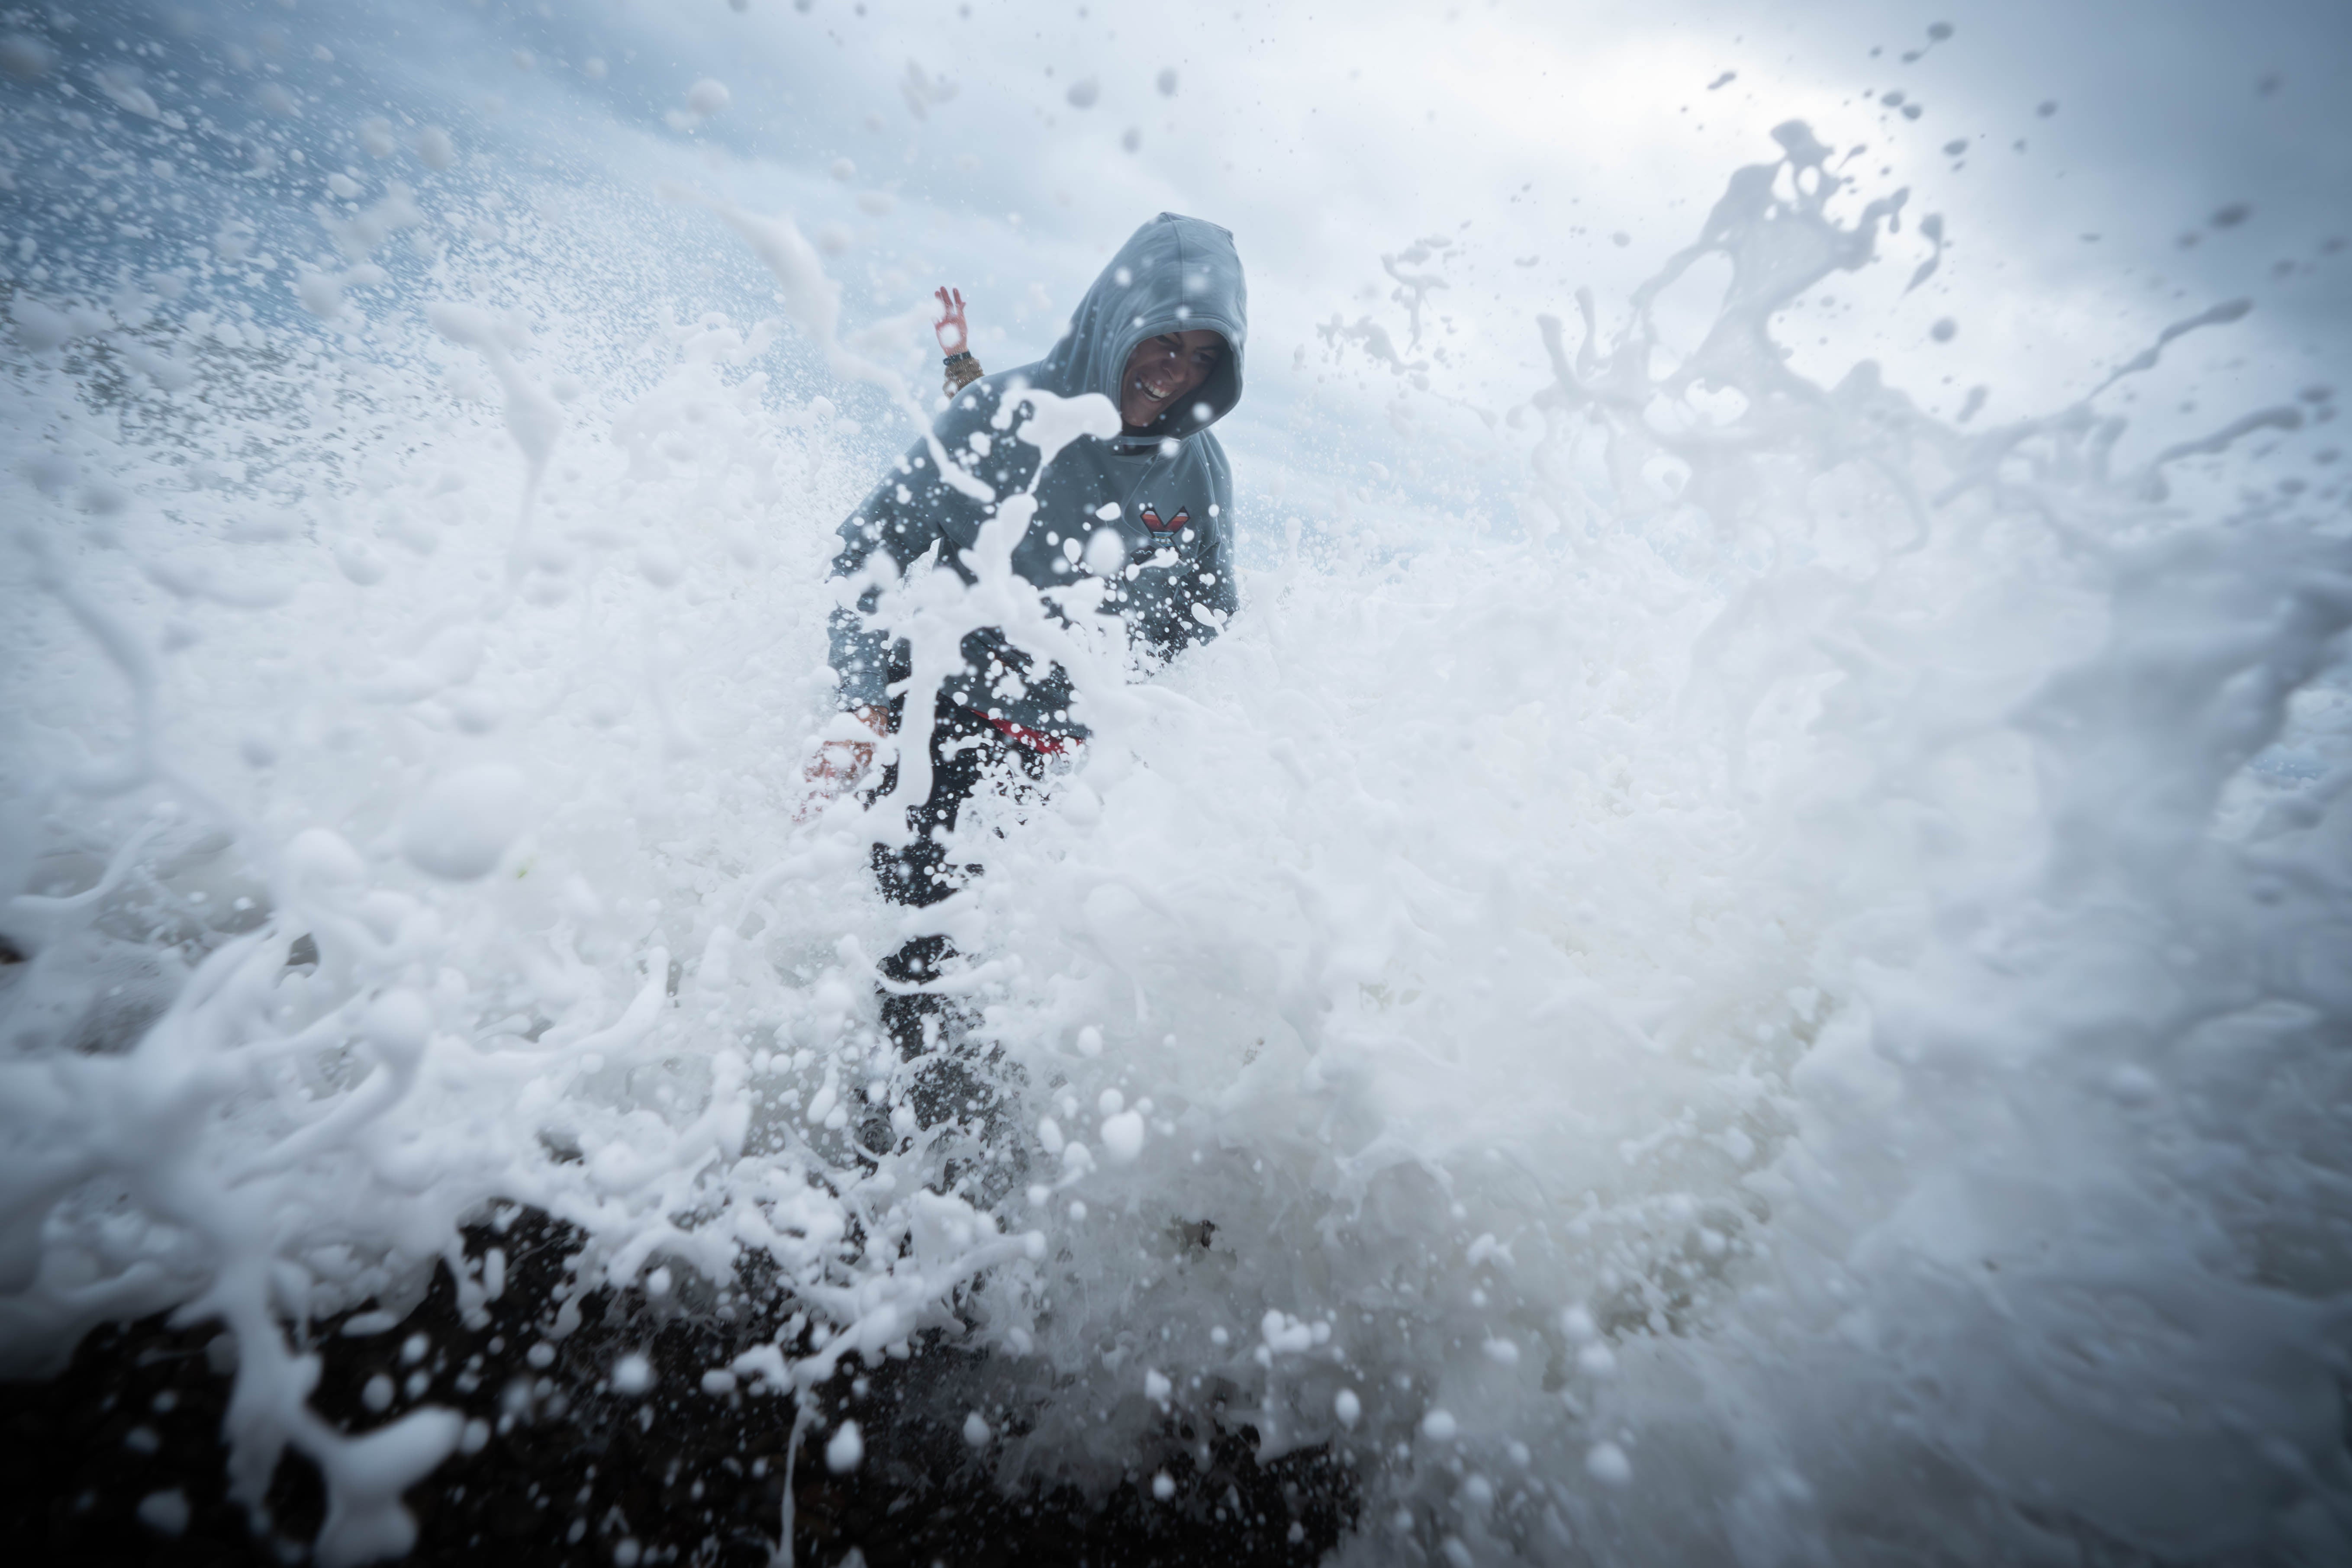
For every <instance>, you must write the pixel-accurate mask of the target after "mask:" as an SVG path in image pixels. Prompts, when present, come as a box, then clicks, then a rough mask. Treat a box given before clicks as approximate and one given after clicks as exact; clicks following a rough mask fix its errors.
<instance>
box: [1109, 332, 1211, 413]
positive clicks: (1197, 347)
mask: <svg viewBox="0 0 2352 1568" xmlns="http://www.w3.org/2000/svg"><path fill="white" fill-rule="evenodd" d="M1224 353H1225V340H1224V339H1223V337H1222V336H1220V335H1219V334H1217V333H1215V332H1213V331H1208V330H1207V329H1205V328H1196V329H1194V330H1193V331H1186V332H1162V333H1160V335H1159V336H1158V337H1156V338H1146V339H1144V340H1143V341H1142V342H1139V343H1138V344H1136V345H1135V352H1134V353H1131V354H1129V355H1128V356H1127V372H1126V374H1123V375H1121V376H1120V377H1119V378H1118V416H1119V419H1120V420H1121V422H1122V423H1124V424H1125V425H1126V426H1127V433H1128V434H1129V435H1130V436H1133V435H1138V434H1139V433H1141V432H1142V431H1143V430H1145V429H1147V428H1148V427H1150V425H1151V424H1152V423H1153V422H1154V421H1156V420H1157V419H1159V417H1160V416H1161V415H1162V414H1165V413H1166V412H1167V411H1168V409H1169V407H1170V405H1172V404H1174V403H1175V402H1176V400H1177V399H1178V398H1180V397H1188V396H1190V395H1192V393H1194V392H1196V391H1198V390H1199V389H1200V385H1201V384H1202V382H1204V381H1206V380H1208V379H1209V373H1210V372H1212V371H1213V370H1215V369H1216V368H1217V362H1218V361H1219V360H1221V359H1223V357H1224Z"/></svg>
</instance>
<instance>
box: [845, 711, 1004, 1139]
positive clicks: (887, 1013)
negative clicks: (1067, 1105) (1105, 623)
mask: <svg viewBox="0 0 2352 1568" xmlns="http://www.w3.org/2000/svg"><path fill="white" fill-rule="evenodd" d="M893 707H894V711H895V710H896V705H895V704H894V705H893ZM1044 777H1045V760H1044V759H1043V758H1042V757H1040V756H1038V755H1037V754H1036V753H1035V752H1031V751H1029V750H1028V749H1026V748H1025V747H1024V746H1021V745H1019V744H1018V743H1016V742H1013V741H1012V740H1010V739H1008V738H1007V737H1006V736H1004V735H1003V734H1001V733H999V732H998V731H997V730H996V728H995V726H993V725H992V724H991V723H989V722H988V721H987V720H985V719H983V718H982V717H981V716H980V715H979V714H977V713H975V712H973V711H972V710H970V709H969V708H965V707H963V706H961V704H958V703H954V702H950V701H949V700H946V699H945V698H941V699H940V702H939V706H938V708H937V709H936V710H934V717H933V728H932V731H931V792H930V794H929V795H928V796H926V797H925V798H924V799H923V800H922V801H920V802H919V803H918V804H916V805H909V806H908V807H907V825H908V827H910V828H912V829H913V831H914V837H913V838H912V840H911V841H910V842H909V843H908V845H907V846H906V847H904V848H894V847H891V846H889V845H887V844H877V845H875V846H874V878H875V880H876V881H877V882H878V883H879V884H880V885H881V889H882V896H883V897H884V898H887V899H888V900H891V901H892V902H894V903H900V904H907V905H909V906H912V907H914V908H917V909H921V908H925V907H927V906H929V905H931V904H936V903H938V902H940V900H942V899H945V898H947V897H948V896H949V895H950V894H951V893H953V892H954V891H955V890H956V889H958V888H961V887H962V886H963V885H964V884H965V883H966V882H969V881H970V880H971V879H972V878H974V877H976V876H978V875H980V871H981V868H980V867H978V866H976V865H969V864H966V865H950V863H949V861H948V851H947V847H946V846H945V845H944V844H942V843H941V842H940V836H943V835H945V834H947V833H950V832H952V831H953V830H954V828H955V825H956V816H957V814H958V813H959V812H960V811H961V809H962V807H963V804H964V802H966V801H968V800H970V799H971V797H972V796H973V795H977V794H979V793H980V792H982V790H993V791H998V792H1005V791H1011V792H1014V793H1016V794H1017V795H1027V794H1030V793H1031V792H1033V791H1034V786H1035V784H1037V782H1038V781H1040V780H1042V779H1043V778H1044ZM897 784H898V764H897V763H891V764H890V766H888V767H887V768H886V769H884V770H883V773H882V782H881V784H880V785H879V786H878V788H877V792H876V793H877V795H878V794H880V793H881V792H882V791H887V790H889V789H893V788H895V787H896V786H897ZM954 955H955V949H954V948H953V947H951V946H950V944H949V942H948V939H947V938H946V937H944V936H919V937H915V938H913V939H912V940H910V941H908V942H906V943H905V944H904V945H903V946H901V947H900V948H899V949H898V952H894V953H892V954H891V955H890V956H889V957H887V958H886V959H884V960H883V961H882V963H881V970H882V973H883V975H884V977H885V978H886V979H887V980H889V981H891V982H893V983H895V984H898V985H923V984H929V983H930V982H932V981H934V980H937V979H938V978H939V977H940V973H941V971H942V970H943V969H944V968H945V966H946V964H947V962H948V960H949V959H950V958H952V957H953V956H954ZM970 1021H971V1017H970V1015H969V1014H968V1013H966V1012H965V1011H964V1010H963V1009H961V1008H960V1007H958V1006H956V1005H954V1003H953V1001H952V1000H951V999H950V998H949V997H945V996H940V995H937V994H931V993H928V992H913V993H902V992H898V991H895V990H891V989H888V988H886V989H884V991H883V992H882V1026H883V1029H884V1030H885V1031H886V1032H887V1034H888V1035H889V1037H890V1039H891V1043H892V1044H894V1045H895V1046H897V1047H898V1054H899V1055H900V1056H901V1057H903V1058H908V1059H909V1060H912V1059H914V1058H918V1057H921V1056H924V1055H926V1054H928V1053H929V1052H932V1051H936V1050H939V1049H940V1047H942V1046H947V1047H950V1048H949V1049H948V1050H947V1051H946V1052H945V1053H943V1055H942V1057H941V1058H940V1060H938V1061H936V1062H934V1063H931V1064H929V1065H928V1066H927V1068H926V1069H925V1070H924V1071H923V1072H922V1073H921V1074H920V1075H919V1078H918V1079H917V1082H916V1086H915V1091H914V1096H913V1105H914V1109H915V1113H916V1118H917V1121H918V1122H919V1124H920V1125H921V1126H923V1127H927V1128H928V1127H930V1126H932V1125H934V1124H935V1123H937V1122H940V1121H946V1120H950V1119H951V1118H955V1117H959V1116H963V1115H968V1114H969V1115H973V1116H976V1117H978V1118H980V1119H981V1120H982V1121H991V1120H993V1114H994V1112H995V1110H996V1105H995V1096H994V1095H993V1093H992V1092H990V1091H988V1090H986V1089H984V1088H983V1087H982V1085H981V1084H980V1082H979V1080H978V1079H975V1078H974V1076H973V1075H972V1073H971V1070H970V1068H968V1067H966V1066H965V1065H964V1064H963V1062H962V1061H961V1060H960V1059H958V1058H961V1056H962V1055H963V1053H962V1052H961V1050H960V1049H957V1048H955V1047H957V1045H958V1043H959V1040H958V1037H960V1036H961V1034H962V1032H963V1029H964V1028H965V1027H966V1026H969V1024H970Z"/></svg>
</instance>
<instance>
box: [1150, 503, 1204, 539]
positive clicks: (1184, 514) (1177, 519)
mask: <svg viewBox="0 0 2352 1568" xmlns="http://www.w3.org/2000/svg"><path fill="white" fill-rule="evenodd" d="M1190 521H1192V513H1191V512H1189V511H1179V512H1177V514H1176V515H1175V516H1174V517H1171V518H1170V519H1169V520H1168V521H1166V522H1162V521H1160V513H1159V512H1157V511H1155V510H1152V509H1151V508H1150V507H1145V508H1144V509H1143V526H1144V527H1146V528H1148V529H1150V531H1152V532H1154V533H1173V532H1175V531H1177V530H1178V529H1180V528H1181V527H1183V526H1184V525H1185V524H1186V523H1188V522H1190Z"/></svg>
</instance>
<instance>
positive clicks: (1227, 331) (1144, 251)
mask: <svg viewBox="0 0 2352 1568" xmlns="http://www.w3.org/2000/svg"><path fill="white" fill-rule="evenodd" d="M1204 327H1205V328H1207V329H1208V330H1210V331H1214V332H1216V333H1218V334H1219V335H1220V336H1222V337H1223V339H1224V340H1225V353H1224V354H1223V358H1222V359H1221V360H1220V361H1219V363H1218V365H1217V368H1216V369H1215V370H1214V371H1213V372H1212V373H1211V374H1210V376H1209V378H1208V380H1206V381H1204V382H1202V384H1201V385H1200V387H1199V389H1198V390H1197V391H1195V392H1194V393H1193V394H1192V395H1191V396H1189V397H1187V398H1185V399H1184V400H1183V401H1182V403H1181V405H1180V406H1176V407H1172V408H1170V409H1169V410H1168V411H1167V412H1166V413H1164V414H1162V415H1161V416H1160V418H1159V419H1158V420H1156V421H1155V422H1154V423H1153V424H1152V425H1151V426H1150V428H1149V429H1147V430H1145V431H1144V432H1143V433H1142V434H1141V435H1139V436H1124V437H1116V438H1114V440H1113V443H1112V445H1113V446H1114V447H1126V448H1129V449H1134V448H1137V447H1143V446H1147V445H1157V444H1158V443H1159V442H1160V441H1163V440H1166V439H1168V438H1169V437H1175V438H1177V439H1179V440H1181V439H1182V438H1183V437H1187V436H1190V435H1192V434H1194V433H1195V432H1197V431H1201V430H1205V429H1207V428H1208V427H1209V426H1212V425H1213V424H1215V423H1216V422H1217V421H1218V420H1220V419H1222V418H1223V417H1224V416H1225V414H1226V412H1227V411H1228V410H1230V409H1231V408H1232V407H1233V405H1234V404H1236V403H1238V402H1240V401H1241V396H1242V350H1243V347H1244V343H1245V342H1247V340H1248V337H1249V290H1248V288H1247V286H1246V285H1245V284H1244V281H1243V279H1242V258H1241V256H1240V254H1239V253H1238V252H1236V251H1235V250H1234V237H1233V236H1232V235H1231V234H1230V233H1228V232H1227V231H1226V230H1224V229H1222V228H1219V227H1218V226H1216V225H1215V224H1213V223H1203V222H1202V220H1201V219H1199V218H1196V217H1186V216H1182V215H1181V214H1180V213H1161V214H1160V216H1158V217H1155V218H1153V219H1152V220H1151V221H1150V223H1147V224H1145V225H1144V226H1142V227H1141V228H1139V229H1137V230H1136V231H1135V233H1134V235H1133V236H1132V237H1129V240H1128V242H1127V243H1126V244H1125V245H1123V246H1121V247H1119V249H1118V255H1117V256H1114V257H1112V258H1111V260H1110V265H1109V266H1108V267H1106V268H1103V271H1102V276H1101V277H1099V278H1097V279H1095V281H1094V286H1093V287H1092V288H1090V289H1087V292H1086V298H1084V299H1082V300H1079V301H1078V308H1077V310H1076V312H1075V313H1074V314H1072V316H1071V317H1070V330H1069V331H1067V332H1066V333H1064V334H1063V336H1062V341H1061V342H1057V343H1055V345H1054V349H1053V352H1052V353H1049V354H1047V355H1046V356H1045V358H1044V359H1043V360H1041V361H1039V362H1038V363H1037V365H1036V368H1035V369H1034V371H1032V372H1031V373H1030V379H1031V380H1032V382H1033V383H1034V384H1036V385H1037V386H1039V387H1042V388H1043V389H1044V390H1045V391H1047V392H1052V393H1057V394H1059V395H1062V396H1064V397H1078V396H1082V395H1085V394H1087V393H1089V392H1096V393H1100V394H1101V395H1103V396H1105V397H1108V398H1109V399H1110V401H1111V405H1112V406H1113V407H1117V406H1118V380H1119V374H1120V373H1121V372H1122V371H1124V370H1125V369H1126V368H1127V357H1128V355H1129V354H1130V353H1134V352H1135V346H1136V345H1137V344H1138V343H1139V342H1143V341H1144V340H1145V339H1146V338H1154V337H1158V336H1159V335H1160V333H1162V332H1177V331H1195V330H1198V329H1201V328H1204ZM1201 405H1207V417H1206V418H1202V416H1201V415H1200V414H1199V412H1197V410H1198V409H1199V408H1200V406H1201Z"/></svg>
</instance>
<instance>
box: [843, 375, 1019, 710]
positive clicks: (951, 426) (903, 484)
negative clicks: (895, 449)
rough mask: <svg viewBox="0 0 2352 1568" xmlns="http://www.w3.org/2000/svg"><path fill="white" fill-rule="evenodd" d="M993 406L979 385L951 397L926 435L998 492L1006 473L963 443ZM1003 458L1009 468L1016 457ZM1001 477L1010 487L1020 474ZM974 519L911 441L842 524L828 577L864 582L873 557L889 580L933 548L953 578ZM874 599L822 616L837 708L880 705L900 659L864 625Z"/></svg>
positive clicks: (899, 643)
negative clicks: (884, 562) (887, 566)
mask: <svg viewBox="0 0 2352 1568" xmlns="http://www.w3.org/2000/svg"><path fill="white" fill-rule="evenodd" d="M994 406H995V399H994V397H993V395H991V394H989V392H988V388H987V387H986V385H985V384H982V386H979V387H976V388H974V389H973V390H971V391H970V392H967V393H966V394H965V395H963V396H961V397H959V398H957V399H956V401H955V403H954V405H952V406H951V407H950V408H949V410H948V411H947V412H946V413H945V414H942V415H941V416H940V420H939V423H938V424H937V425H936V426H933V430H932V433H933V434H934V435H935V436H937V437H939V441H940V447H941V448H942V449H944V450H945V451H947V452H948V453H949V454H950V460H954V459H955V458H961V459H962V461H963V462H964V463H965V464H966V465H967V468H968V471H976V472H980V473H981V477H982V478H983V479H986V480H987V481H988V482H989V483H990V484H991V485H992V486H993V487H995V488H996V489H999V490H1002V489H1003V488H1004V487H1005V483H1006V480H1007V479H1008V474H1007V473H1006V472H1004V471H1001V470H998V469H996V468H993V467H992V466H991V465H989V464H988V463H985V462H983V461H982V460H981V459H980V458H978V457H977V456H976V454H975V453H974V451H973V448H972V447H971V433H972V432H973V431H975V430H981V431H985V430H986V429H987V428H988V416H989V415H990V413H991V412H992V410H993V408H994ZM999 450H1000V453H1003V449H1002V448H1001V447H1000V448H999ZM1003 456H1005V457H1007V458H1009V459H1011V460H1012V461H1013V462H1016V463H1017V460H1018V457H1019V454H1018V453H1017V452H1016V453H1003ZM1009 477H1010V478H1011V479H1013V480H1015V481H1016V482H1017V481H1019V480H1024V479H1026V477H1027V476H1026V475H1025V474H1022V473H1013V474H1011V475H1010V476H1009ZM982 516H983V513H982V510H981V509H980V508H979V506H978V505H977V504H976V503H975V502H973V501H972V500H971V498H970V497H968V496H966V495H964V494H963V493H962V492H961V491H960V490H958V489H954V488H953V487H952V486H950V485H949V484H948V483H947V482H946V481H945V480H943V479H940V475H939V470H938V469H937V468H935V467H933V465H932V460H931V448H930V444H929V442H922V441H919V442H917V443H916V444H915V445H914V446H913V447H910V448H908V451H907V454H906V455H905V456H904V457H902V458H898V461H896V462H894V463H892V464H891V465H890V467H889V469H888V470H887V472H885V473H884V474H883V476H882V481H881V483H879V484H877V485H876V486H875V487H874V490H873V493H872V494H870V495H868V496H867V497H866V500H865V501H864V502H863V503H861V504H860V505H859V507H858V509H857V510H856V511H855V512H853V513H851V514H850V516H849V517H848V518H847V519H846V520H845V521H844V522H843V523H842V525H841V530H840V535H841V548H840V550H839V551H837V552H835V555H834V558H833V576H834V577H835V579H836V580H841V579H849V580H856V579H859V578H868V579H870V578H871V576H872V575H873V572H872V568H873V566H874V557H875V555H876V553H877V552H879V553H881V554H883V555H884V556H887V558H888V560H889V562H890V563H891V565H892V566H893V567H895V568H896V572H895V573H893V574H890V575H904V574H905V573H906V571H907V569H908V567H910V566H912V565H913V564H914V563H916V562H918V561H920V560H921V559H923V557H924V556H925V555H926V554H928V553H929V552H931V551H932V550H934V549H937V550H938V551H939V552H940V554H939V559H940V563H942V564H943V565H946V566H948V567H949V568H950V569H951V570H954V571H958V572H961V571H962V566H961V563H960V561H959V559H958V555H959V552H961V551H962V550H963V549H965V548H966V547H968V546H969V545H970V544H971V541H972V538H973V536H974V535H975V534H976V532H977V531H978V529H979V526H980V522H981V520H982ZM881 597H882V588H881V585H880V584H877V583H875V582H872V581H870V580H869V581H867V582H866V584H865V586H864V587H863V588H862V589H861V590H860V591H859V593H858V595H857V598H856V603H855V604H853V605H837V606H835V609H834V611H833V613H832V615H831V616H829V617H828V618H827V630H828V632H829V633H830V637H829V642H830V647H829V649H828V652H827V658H828V660H829V662H831V664H832V665H833V668H834V673H835V676H836V677H837V678H838V679H839V682H840V689H839V692H838V695H837V700H838V701H839V702H840V704H841V706H842V708H843V709H844V710H854V709H858V708H866V707H879V706H881V705H882V704H883V703H885V702H887V700H889V684H890V667H891V665H892V664H893V663H903V662H904V661H905V657H906V655H905V647H906V639H904V638H903V637H900V638H893V637H889V636H887V634H885V633H884V632H882V631H880V630H877V628H876V627H875V626H873V625H872V622H871V620H870V617H871V616H872V615H873V613H874V610H875V607H876V605H877V603H878V602H879V601H880V599H881Z"/></svg>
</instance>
